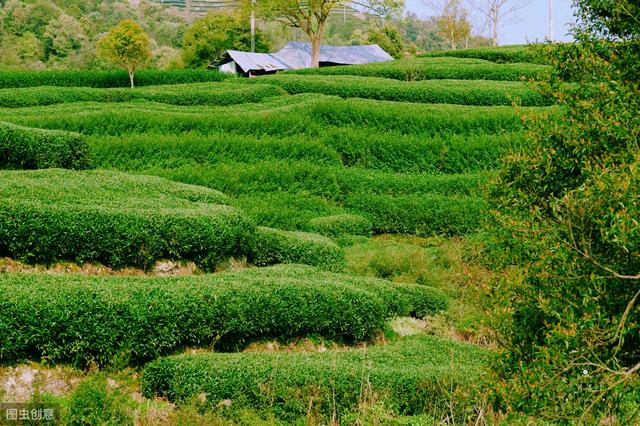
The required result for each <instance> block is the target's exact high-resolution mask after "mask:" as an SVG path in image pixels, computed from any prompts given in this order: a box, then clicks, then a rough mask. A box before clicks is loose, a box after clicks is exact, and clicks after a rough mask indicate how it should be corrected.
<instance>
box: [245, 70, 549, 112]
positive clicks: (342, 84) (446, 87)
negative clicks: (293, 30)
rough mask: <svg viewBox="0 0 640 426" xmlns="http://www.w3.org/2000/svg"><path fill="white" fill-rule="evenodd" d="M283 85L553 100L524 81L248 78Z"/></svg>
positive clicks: (486, 101)
mask: <svg viewBox="0 0 640 426" xmlns="http://www.w3.org/2000/svg"><path fill="white" fill-rule="evenodd" d="M244 82H246V83H255V82H259V83H261V84H274V85H278V86H280V87H282V88H283V89H285V90H286V91H287V92H288V93H291V94H296V93H309V92H311V93H322V94H325V95H336V96H340V97H342V98H368V99H379V100H385V101H399V102H420V103H443V104H460V105H511V104H512V103H513V102H514V101H516V100H517V101H518V102H519V104H521V105H524V106H543V105H549V104H550V103H551V101H550V100H549V99H545V98H544V97H543V96H542V95H541V94H540V93H538V92H536V91H534V90H531V89H528V88H527V86H526V85H525V84H524V83H520V82H512V81H487V80H475V81H468V80H423V81H411V82H404V81H396V80H391V79H386V78H376V77H360V76H349V75H336V76H331V77H326V76H322V75H293V74H286V75H285V74H280V75H269V76H264V77H261V78H256V79H248V80H244Z"/></svg>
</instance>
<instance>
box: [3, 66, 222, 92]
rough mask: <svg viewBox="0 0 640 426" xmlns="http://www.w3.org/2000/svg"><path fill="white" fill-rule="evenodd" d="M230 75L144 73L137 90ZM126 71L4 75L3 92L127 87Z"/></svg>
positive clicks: (191, 71)
mask: <svg viewBox="0 0 640 426" xmlns="http://www.w3.org/2000/svg"><path fill="white" fill-rule="evenodd" d="M230 77H231V76H230V75H229V74H224V73H219V72H216V71H205V70H175V71H159V70H143V71H138V72H137V73H136V79H135V80H136V82H135V83H136V86H153V85H158V84H186V83H201V82H208V81H222V80H226V79H229V78H230ZM130 84H131V83H130V82H129V75H128V74H127V73H126V71H53V70H49V71H0V88H3V89H4V88H13V87H34V86H67V87H126V88H128V87H129V85H130Z"/></svg>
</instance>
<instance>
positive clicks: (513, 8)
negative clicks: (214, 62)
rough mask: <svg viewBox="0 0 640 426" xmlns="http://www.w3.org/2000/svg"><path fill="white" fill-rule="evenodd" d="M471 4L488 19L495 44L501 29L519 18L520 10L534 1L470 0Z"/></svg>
mask: <svg viewBox="0 0 640 426" xmlns="http://www.w3.org/2000/svg"><path fill="white" fill-rule="evenodd" d="M470 1H471V5H472V6H473V7H474V9H475V10H477V11H478V12H479V13H480V14H481V15H482V16H483V18H484V19H485V20H486V23H487V25H488V26H489V28H490V30H491V39H492V40H493V45H494V46H497V45H498V32H499V31H500V29H501V28H502V27H503V26H504V25H506V24H508V23H509V22H514V21H515V20H517V15H518V12H519V11H520V10H522V9H524V8H525V7H527V6H528V5H530V4H531V3H532V0H470Z"/></svg>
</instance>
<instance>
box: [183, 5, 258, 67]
mask: <svg viewBox="0 0 640 426" xmlns="http://www.w3.org/2000/svg"><path fill="white" fill-rule="evenodd" d="M255 43H256V51H257V52H266V51H268V50H269V42H268V40H267V38H266V37H265V36H264V35H263V33H262V31H260V30H258V31H256V35H255ZM250 48H251V33H250V31H249V27H248V26H247V20H246V19H245V17H243V16H242V15H240V14H238V13H236V14H228V13H218V12H210V13H209V14H208V15H206V16H204V17H203V18H200V19H198V20H197V21H195V22H194V23H193V25H191V27H189V29H188V30H187V32H186V33H185V35H184V42H183V45H182V59H183V61H184V64H185V65H186V66H187V67H191V68H206V67H207V66H208V65H210V64H211V63H213V62H215V61H217V60H219V59H220V58H221V57H222V54H223V53H224V52H225V50H229V49H233V50H250Z"/></svg>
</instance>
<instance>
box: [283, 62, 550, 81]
mask: <svg viewBox="0 0 640 426" xmlns="http://www.w3.org/2000/svg"><path fill="white" fill-rule="evenodd" d="M548 72H549V68H548V67H546V66H544V65H536V64H523V63H515V64H496V63H493V62H488V61H484V60H480V59H466V58H439V57H431V58H412V59H401V60H399V61H390V62H375V63H371V64H365V65H348V66H342V67H322V68H306V69H300V70H292V71H286V72H285V73H284V74H307V75H308V74H313V75H357V76H362V77H381V78H391V79H395V80H404V81H417V80H442V79H447V80H499V81H519V80H523V79H533V78H538V77H539V76H540V75H544V74H545V73H548Z"/></svg>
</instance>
